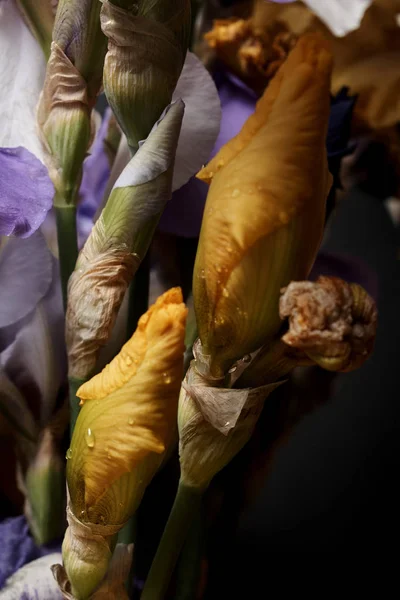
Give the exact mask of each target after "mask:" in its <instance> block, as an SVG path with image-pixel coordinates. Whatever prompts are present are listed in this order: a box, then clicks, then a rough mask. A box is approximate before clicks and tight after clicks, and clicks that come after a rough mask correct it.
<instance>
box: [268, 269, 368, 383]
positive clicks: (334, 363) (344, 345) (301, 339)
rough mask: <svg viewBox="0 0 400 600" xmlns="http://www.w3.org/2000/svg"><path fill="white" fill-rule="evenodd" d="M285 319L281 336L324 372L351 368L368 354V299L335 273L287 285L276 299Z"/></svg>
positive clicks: (357, 286)
mask: <svg viewBox="0 0 400 600" xmlns="http://www.w3.org/2000/svg"><path fill="white" fill-rule="evenodd" d="M279 308H280V315H281V318H288V319H289V331H288V332H287V333H286V334H285V335H284V336H283V338H282V340H283V341H284V342H285V343H286V344H288V345H289V346H291V347H293V348H296V349H298V350H301V351H302V352H304V353H305V354H306V355H307V356H308V357H309V358H311V359H312V360H313V361H314V362H315V363H317V364H318V365H320V366H321V367H322V368H324V369H327V370H328V371H352V370H354V369H357V368H358V367H360V366H361V365H362V364H363V363H364V361H365V360H366V359H367V358H368V357H369V356H370V355H371V352H372V349H373V345H374V341H375V336H376V328H377V309H376V305H375V302H374V300H373V299H372V298H371V297H370V296H369V295H368V294H367V292H366V291H365V290H364V289H363V288H362V287H361V286H359V285H357V284H354V283H352V284H349V283H346V282H345V281H343V280H342V279H339V278H336V277H319V278H318V280H317V281H316V282H315V283H314V282H310V281H301V282H293V283H291V284H290V285H289V286H288V287H287V288H286V289H285V290H283V294H282V297H281V300H280V306H279Z"/></svg>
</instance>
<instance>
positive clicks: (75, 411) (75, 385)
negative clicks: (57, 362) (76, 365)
mask: <svg viewBox="0 0 400 600" xmlns="http://www.w3.org/2000/svg"><path fill="white" fill-rule="evenodd" d="M68 381H69V427H70V434H71V438H72V434H73V432H74V427H75V423H76V420H77V418H78V415H79V410H80V408H79V398H77V395H76V392H77V391H78V389H79V388H80V386H81V385H83V384H84V383H85V380H84V379H75V378H74V377H70V378H69V380H68Z"/></svg>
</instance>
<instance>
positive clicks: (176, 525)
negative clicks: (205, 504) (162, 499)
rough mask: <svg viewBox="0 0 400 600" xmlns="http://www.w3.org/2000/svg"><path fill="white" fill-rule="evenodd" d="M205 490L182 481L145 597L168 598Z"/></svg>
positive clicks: (150, 572) (143, 597) (144, 598)
mask: <svg viewBox="0 0 400 600" xmlns="http://www.w3.org/2000/svg"><path fill="white" fill-rule="evenodd" d="M201 499H202V492H201V491H199V490H197V489H195V488H192V487H189V486H187V485H185V484H184V483H182V481H181V482H180V483H179V486H178V491H177V494H176V497H175V502H174V504H173V507H172V510H171V513H170V515H169V518H168V521H167V524H166V526H165V529H164V533H163V535H162V538H161V541H160V544H159V546H158V549H157V552H156V555H155V557H154V560H153V563H152V565H151V568H150V571H149V574H148V576H147V580H146V584H145V586H144V590H143V593H142V596H141V600H164V599H165V597H166V592H167V589H168V585H169V582H170V580H171V577H172V574H173V572H174V568H175V565H176V563H177V560H178V558H179V555H180V553H181V550H182V547H183V545H184V543H185V540H186V537H187V534H188V532H189V529H190V526H191V523H192V520H193V518H194V516H195V515H196V514H197V511H198V510H199V508H200V505H201Z"/></svg>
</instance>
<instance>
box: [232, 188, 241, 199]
mask: <svg viewBox="0 0 400 600" xmlns="http://www.w3.org/2000/svg"><path fill="white" fill-rule="evenodd" d="M238 196H240V190H238V189H237V188H235V189H234V190H233V192H232V198H237V197H238Z"/></svg>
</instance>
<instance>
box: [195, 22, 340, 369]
mask: <svg viewBox="0 0 400 600" xmlns="http://www.w3.org/2000/svg"><path fill="white" fill-rule="evenodd" d="M331 71H332V56H331V53H330V51H329V49H328V48H327V45H326V43H325V41H324V40H323V38H321V37H320V36H318V35H316V34H309V35H306V36H304V37H303V38H301V39H300V40H299V42H298V43H297V45H296V47H295V48H294V50H293V51H292V52H291V54H290V55H289V57H288V59H287V61H286V62H285V63H284V65H283V66H282V67H281V69H280V70H279V71H278V73H277V75H276V76H275V78H274V79H273V80H272V82H271V83H270V85H269V86H268V88H267V90H266V92H265V94H264V96H263V97H262V98H261V100H260V101H259V102H258V104H257V108H256V111H255V113H254V115H252V116H251V117H250V118H249V119H248V121H247V122H246V124H245V125H244V127H243V129H242V131H241V132H240V133H239V134H238V135H237V136H236V138H234V139H233V140H231V141H230V142H229V143H228V144H226V146H224V147H223V148H222V149H221V151H220V152H219V153H218V154H217V156H216V157H215V158H214V159H213V160H212V161H211V162H210V163H209V165H208V166H207V167H206V168H204V169H203V170H202V171H201V172H200V173H199V175H198V177H199V178H200V179H202V180H204V181H207V182H211V186H210V191H209V194H208V197H207V202H206V207H205V213H204V218H203V225H202V230H201V235H200V242H199V248H198V252H197V257H196V265H195V273H194V281H193V288H194V301H195V309H196V316H197V322H198V328H199V334H200V339H201V341H202V344H203V347H204V352H205V353H206V354H208V355H210V369H211V373H212V374H213V375H214V376H220V375H221V374H224V373H226V371H227V369H228V368H229V366H231V365H232V363H233V362H234V361H235V360H237V359H238V358H241V357H242V356H244V355H245V354H247V353H249V352H252V351H254V350H255V349H257V348H258V347H260V346H261V345H262V344H263V343H266V340H268V339H269V338H271V337H272V336H273V335H274V334H276V332H277V331H278V329H279V327H280V319H279V311H278V304H279V295H280V289H281V288H282V287H283V286H285V285H288V283H289V282H290V281H291V280H294V279H295V280H298V279H305V278H306V277H307V275H308V273H309V271H310V269H311V267H312V264H313V262H314V259H315V256H316V253H317V250H318V247H319V244H320V241H321V237H322V233H323V228H324V217H325V203H326V198H327V195H328V193H329V189H330V186H331V176H330V174H329V172H328V163H327V156H326V149H325V139H326V133H327V127H328V120H329V111H330V96H329V89H330V78H331Z"/></svg>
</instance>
